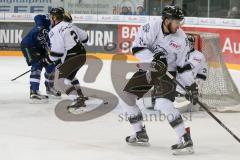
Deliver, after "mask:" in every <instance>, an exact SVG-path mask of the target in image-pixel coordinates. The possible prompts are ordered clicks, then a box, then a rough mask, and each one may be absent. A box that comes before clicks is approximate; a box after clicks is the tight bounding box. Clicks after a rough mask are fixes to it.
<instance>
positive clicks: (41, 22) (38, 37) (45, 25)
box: [21, 15, 51, 53]
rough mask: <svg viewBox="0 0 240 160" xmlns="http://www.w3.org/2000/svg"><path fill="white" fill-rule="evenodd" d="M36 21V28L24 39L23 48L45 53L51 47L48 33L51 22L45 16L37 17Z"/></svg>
mask: <svg viewBox="0 0 240 160" xmlns="http://www.w3.org/2000/svg"><path fill="white" fill-rule="evenodd" d="M34 21H35V24H36V25H35V27H34V28H33V29H32V30H31V31H30V32H29V33H28V34H27V35H26V36H25V37H24V38H23V39H22V42H21V46H24V47H27V48H35V49H36V50H37V51H38V52H40V53H43V52H44V53H45V52H46V48H47V47H48V45H49V37H48V31H49V26H50V24H51V22H50V20H49V19H48V18H47V17H46V16H45V15H36V16H35V17H34Z"/></svg>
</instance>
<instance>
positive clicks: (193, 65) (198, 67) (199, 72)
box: [176, 34, 208, 105]
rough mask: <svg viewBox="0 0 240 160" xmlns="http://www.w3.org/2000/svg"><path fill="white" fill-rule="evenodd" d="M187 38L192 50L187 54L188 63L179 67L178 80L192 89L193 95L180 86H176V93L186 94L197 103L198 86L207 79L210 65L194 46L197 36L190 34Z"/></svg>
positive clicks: (188, 88)
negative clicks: (189, 94)
mask: <svg viewBox="0 0 240 160" xmlns="http://www.w3.org/2000/svg"><path fill="white" fill-rule="evenodd" d="M187 38H188V44H189V49H190V51H189V52H188V54H187V62H186V64H185V65H184V66H183V67H179V66H178V67H177V72H178V73H177V80H178V81H179V82H180V83H181V84H182V85H183V86H185V87H186V89H187V90H188V91H190V93H191V94H192V96H191V97H189V96H188V95H186V93H185V91H184V90H183V89H182V88H181V87H179V86H177V88H176V95H177V96H183V95H185V97H186V98H187V99H188V100H190V101H191V102H192V103H193V105H195V104H196V102H197V100H198V86H200V85H201V83H202V81H205V80H206V79H207V68H208V66H207V63H206V59H205V56H204V54H203V53H202V52H199V51H198V50H196V49H195V48H194V46H195V37H194V36H193V35H191V34H188V35H187Z"/></svg>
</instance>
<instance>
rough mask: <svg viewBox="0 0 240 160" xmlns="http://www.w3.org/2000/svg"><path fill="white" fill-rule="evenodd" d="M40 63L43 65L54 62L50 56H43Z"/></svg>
mask: <svg viewBox="0 0 240 160" xmlns="http://www.w3.org/2000/svg"><path fill="white" fill-rule="evenodd" d="M40 63H41V65H42V66H43V67H46V66H48V65H51V64H53V62H52V61H51V60H50V58H49V57H48V56H46V57H43V58H41V60H40Z"/></svg>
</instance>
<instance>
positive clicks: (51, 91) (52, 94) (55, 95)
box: [46, 88, 61, 99]
mask: <svg viewBox="0 0 240 160" xmlns="http://www.w3.org/2000/svg"><path fill="white" fill-rule="evenodd" d="M46 93H47V95H48V96H49V97H51V98H53V99H60V98H61V92H60V91H57V90H56V89H55V88H47V90H46Z"/></svg>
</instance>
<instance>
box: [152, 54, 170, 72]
mask: <svg viewBox="0 0 240 160" xmlns="http://www.w3.org/2000/svg"><path fill="white" fill-rule="evenodd" d="M151 67H152V68H153V69H154V71H153V72H158V73H159V75H164V74H165V73H166V72H167V59H166V55H165V54H164V53H162V52H159V53H156V54H155V55H154V56H153V60H152V62H151Z"/></svg>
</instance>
